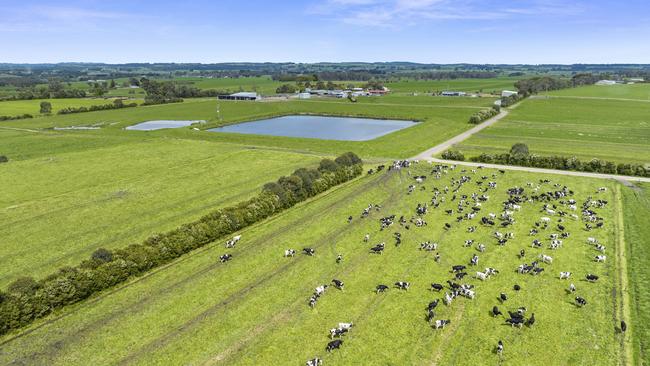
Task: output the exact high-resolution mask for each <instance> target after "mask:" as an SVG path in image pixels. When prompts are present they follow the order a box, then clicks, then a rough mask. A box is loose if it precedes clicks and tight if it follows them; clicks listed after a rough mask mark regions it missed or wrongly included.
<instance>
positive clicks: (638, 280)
mask: <svg viewBox="0 0 650 366" xmlns="http://www.w3.org/2000/svg"><path fill="white" fill-rule="evenodd" d="M621 190H622V192H623V207H624V211H623V214H624V216H623V217H624V222H625V242H626V245H627V260H628V272H629V284H630V290H631V291H630V293H631V305H632V306H631V308H632V318H631V319H627V322H628V324H632V325H633V328H632V331H633V333H631V334H628V335H627V336H626V345H627V346H632V347H634V353H635V358H636V360H637V364H643V365H645V364H650V325H649V324H650V295H649V294H648V291H647V289H648V286H650V269H649V268H648V263H649V262H650V239H648V238H650V227H648V212H650V184H647V183H638V184H635V186H633V187H631V188H630V187H624V188H621Z"/></svg>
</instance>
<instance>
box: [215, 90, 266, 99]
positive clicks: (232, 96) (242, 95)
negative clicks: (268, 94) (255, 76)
mask: <svg viewBox="0 0 650 366" xmlns="http://www.w3.org/2000/svg"><path fill="white" fill-rule="evenodd" d="M217 98H218V99H220V100H260V99H262V97H261V96H260V95H259V94H257V93H253V92H239V93H234V94H230V95H219V96H218V97H217Z"/></svg>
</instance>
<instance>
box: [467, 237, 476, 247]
mask: <svg viewBox="0 0 650 366" xmlns="http://www.w3.org/2000/svg"><path fill="white" fill-rule="evenodd" d="M472 244H474V240H472V239H468V240H465V247H471V246H472Z"/></svg>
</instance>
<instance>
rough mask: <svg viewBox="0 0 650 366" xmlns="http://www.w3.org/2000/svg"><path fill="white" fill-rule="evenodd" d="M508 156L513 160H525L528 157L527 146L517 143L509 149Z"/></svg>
mask: <svg viewBox="0 0 650 366" xmlns="http://www.w3.org/2000/svg"><path fill="white" fill-rule="evenodd" d="M510 155H511V156H512V157H514V158H518V159H521V158H525V157H527V156H528V145H526V144H524V143H521V142H518V143H516V144H514V145H512V147H511V148H510Z"/></svg>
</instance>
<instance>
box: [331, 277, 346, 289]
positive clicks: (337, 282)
mask: <svg viewBox="0 0 650 366" xmlns="http://www.w3.org/2000/svg"><path fill="white" fill-rule="evenodd" d="M332 284H333V285H334V287H336V288H337V289H339V290H343V286H344V285H345V284H344V283H343V281H340V280H337V279H336V278H335V279H333V280H332Z"/></svg>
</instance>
